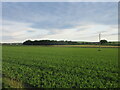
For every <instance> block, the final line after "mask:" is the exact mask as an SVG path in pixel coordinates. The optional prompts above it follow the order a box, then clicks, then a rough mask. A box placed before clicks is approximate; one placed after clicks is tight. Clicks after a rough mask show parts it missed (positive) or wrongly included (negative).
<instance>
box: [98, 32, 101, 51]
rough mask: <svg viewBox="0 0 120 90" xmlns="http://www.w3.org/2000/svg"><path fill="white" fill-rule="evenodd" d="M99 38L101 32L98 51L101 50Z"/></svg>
mask: <svg viewBox="0 0 120 90" xmlns="http://www.w3.org/2000/svg"><path fill="white" fill-rule="evenodd" d="M100 40H101V33H99V49H98V51H101V49H100V44H101V43H100Z"/></svg>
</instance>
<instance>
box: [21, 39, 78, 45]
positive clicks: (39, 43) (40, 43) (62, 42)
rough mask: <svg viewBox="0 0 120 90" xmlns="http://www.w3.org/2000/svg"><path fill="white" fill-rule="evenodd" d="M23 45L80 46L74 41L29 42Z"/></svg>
mask: <svg viewBox="0 0 120 90" xmlns="http://www.w3.org/2000/svg"><path fill="white" fill-rule="evenodd" d="M23 45H79V43H78V42H73V41H55V40H35V41H31V40H27V41H25V42H24V43H23Z"/></svg>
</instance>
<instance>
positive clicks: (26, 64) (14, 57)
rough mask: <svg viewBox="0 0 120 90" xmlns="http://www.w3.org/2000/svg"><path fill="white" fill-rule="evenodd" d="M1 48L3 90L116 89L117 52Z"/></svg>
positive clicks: (115, 49)
mask: <svg viewBox="0 0 120 90" xmlns="http://www.w3.org/2000/svg"><path fill="white" fill-rule="evenodd" d="M101 50H102V51H98V48H79V47H76V48H74V46H72V47H64V46H63V47H58V46H57V47H55V46H54V47H53V46H51V47H47V46H3V49H2V53H3V61H2V65H3V87H4V88H5V87H12V88H15V87H17V88H29V87H34V88H36V87H38V88H117V87H118V83H119V80H118V48H102V49H101Z"/></svg>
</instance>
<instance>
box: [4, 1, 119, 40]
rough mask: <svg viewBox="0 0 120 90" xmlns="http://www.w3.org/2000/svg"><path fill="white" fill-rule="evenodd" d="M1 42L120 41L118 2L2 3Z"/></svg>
mask: <svg viewBox="0 0 120 90" xmlns="http://www.w3.org/2000/svg"><path fill="white" fill-rule="evenodd" d="M2 16H3V17H2V21H3V22H2V23H3V34H2V40H3V41H2V42H23V41H25V40H41V39H45V40H46V39H49V40H73V41H98V34H99V33H102V39H107V40H108V41H117V40H118V25H117V23H118V3H117V2H31V3H30V2H9V3H8V2H3V3H2Z"/></svg>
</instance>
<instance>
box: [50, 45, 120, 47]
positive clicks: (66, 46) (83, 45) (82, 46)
mask: <svg viewBox="0 0 120 90" xmlns="http://www.w3.org/2000/svg"><path fill="white" fill-rule="evenodd" d="M52 46H54V47H93V48H95V47H96V48H97V47H99V45H52ZM100 47H103V48H119V47H120V46H110V45H100Z"/></svg>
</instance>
